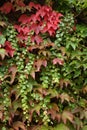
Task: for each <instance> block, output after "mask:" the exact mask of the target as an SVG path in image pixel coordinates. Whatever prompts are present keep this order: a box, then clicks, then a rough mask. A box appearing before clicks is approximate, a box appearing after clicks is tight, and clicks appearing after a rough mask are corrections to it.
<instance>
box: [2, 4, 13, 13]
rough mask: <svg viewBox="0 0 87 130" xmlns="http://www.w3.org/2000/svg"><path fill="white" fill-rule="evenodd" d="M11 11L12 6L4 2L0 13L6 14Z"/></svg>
mask: <svg viewBox="0 0 87 130" xmlns="http://www.w3.org/2000/svg"><path fill="white" fill-rule="evenodd" d="M12 10H13V5H12V3H10V2H5V3H4V5H3V6H2V7H1V8H0V11H1V12H2V13H5V14H8V13H10V12H11V11H12Z"/></svg>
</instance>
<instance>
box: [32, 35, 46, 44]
mask: <svg viewBox="0 0 87 130" xmlns="http://www.w3.org/2000/svg"><path fill="white" fill-rule="evenodd" d="M31 41H32V42H36V43H37V44H38V45H39V44H40V43H41V42H42V41H43V40H42V37H40V36H39V35H35V36H32V38H31Z"/></svg>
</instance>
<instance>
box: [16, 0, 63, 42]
mask: <svg viewBox="0 0 87 130" xmlns="http://www.w3.org/2000/svg"><path fill="white" fill-rule="evenodd" d="M29 7H30V8H31V9H32V8H34V9H36V13H35V14H32V15H31V16H28V15H26V14H23V15H21V16H20V17H19V19H18V21H19V24H17V25H15V26H14V27H15V29H17V31H18V37H19V38H20V39H21V40H27V37H28V35H29V33H30V32H34V35H32V37H31V41H32V42H36V43H37V44H40V43H41V42H42V38H41V36H40V35H41V34H43V33H48V34H49V35H50V36H54V35H55V31H56V30H57V29H58V24H59V23H60V17H61V16H62V14H61V13H58V12H55V11H53V10H52V8H51V7H49V6H46V5H44V6H41V5H39V4H35V3H33V2H30V3H29Z"/></svg>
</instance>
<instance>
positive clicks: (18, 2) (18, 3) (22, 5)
mask: <svg viewBox="0 0 87 130" xmlns="http://www.w3.org/2000/svg"><path fill="white" fill-rule="evenodd" d="M17 5H19V6H21V7H25V4H24V3H23V1H22V0H17Z"/></svg>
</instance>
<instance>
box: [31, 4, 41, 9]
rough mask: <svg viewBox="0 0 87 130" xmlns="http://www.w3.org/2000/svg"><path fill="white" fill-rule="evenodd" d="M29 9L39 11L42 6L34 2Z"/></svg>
mask: <svg viewBox="0 0 87 130" xmlns="http://www.w3.org/2000/svg"><path fill="white" fill-rule="evenodd" d="M29 7H30V9H32V8H35V9H37V10H38V9H40V8H41V5H40V4H35V3H34V2H30V3H29Z"/></svg>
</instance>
